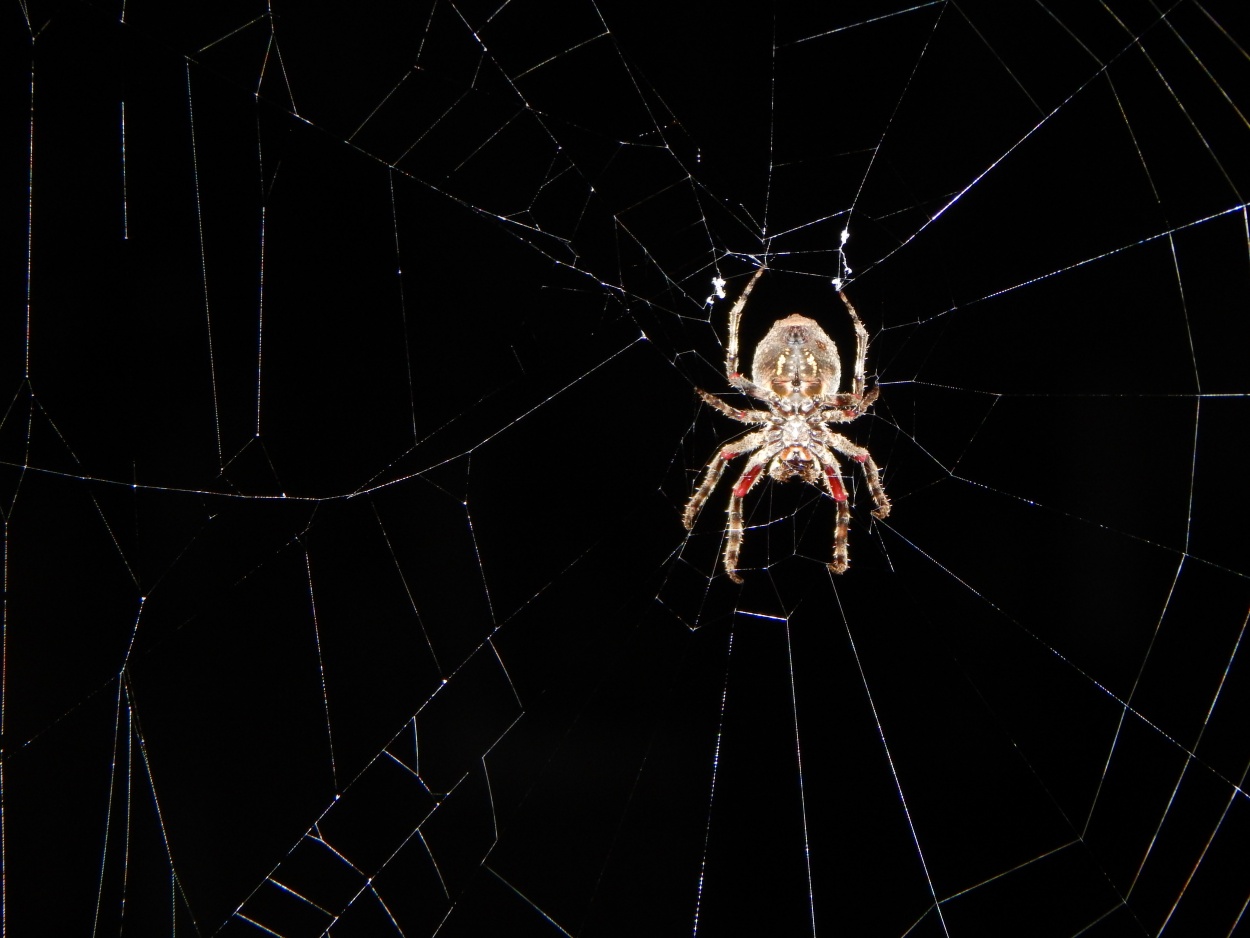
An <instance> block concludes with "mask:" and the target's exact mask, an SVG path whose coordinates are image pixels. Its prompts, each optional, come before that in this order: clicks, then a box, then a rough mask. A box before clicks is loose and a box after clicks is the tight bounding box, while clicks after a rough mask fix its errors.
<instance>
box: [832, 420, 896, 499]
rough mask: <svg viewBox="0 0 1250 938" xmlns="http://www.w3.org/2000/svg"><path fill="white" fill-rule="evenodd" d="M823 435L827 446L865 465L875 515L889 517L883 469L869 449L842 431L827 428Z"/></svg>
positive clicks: (865, 474)
mask: <svg viewBox="0 0 1250 938" xmlns="http://www.w3.org/2000/svg"><path fill="white" fill-rule="evenodd" d="M822 437H823V439H824V442H825V444H826V445H827V446H829V447H831V448H832V449H835V450H837V451H838V452H839V453H841V454H842V455H843V456H849V457H851V459H853V460H855V461H856V462H857V463H859V464H860V465H861V466H863V467H864V478H865V479H866V480H867V482H868V491H869V492H870V493H872V501H873V505H874V506H875V507H874V508H873V509H872V514H873V517H874V518H885V517H888V516H889V514H890V498H889V496H888V495H886V494H885V487H884V486H883V485H882V484H881V470H880V469H878V468H877V463H876V461H875V460H873V458H872V455H871V454H870V453H869V452H868V450H866V449H864V447H862V446H857V445H856V444H854V443H852V442H851V441H850V440H848V439H847V438H846V437H844V436H843V435H842V434H841V433H833V432H830V431H828V430H826V431H825V433H824V434H822Z"/></svg>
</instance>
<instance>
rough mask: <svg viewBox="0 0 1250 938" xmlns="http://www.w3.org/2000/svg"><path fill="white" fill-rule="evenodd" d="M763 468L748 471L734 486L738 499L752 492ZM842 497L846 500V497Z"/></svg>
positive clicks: (757, 467) (758, 467)
mask: <svg viewBox="0 0 1250 938" xmlns="http://www.w3.org/2000/svg"><path fill="white" fill-rule="evenodd" d="M763 468H764V467H763V466H756V467H755V468H754V469H749V470H747V473H746V475H744V476H743V477H742V478H741V479H740V480H739V481H738V484H737V485H735V486H734V495H735V496H737V497H738V498H742V497H743V496H744V495H746V493H747V492H749V491H750V490H751V486H752V485H754V484H755V479H756V477H757V476H758V475H759V474H760V470H761V469H763ZM842 497H843V498H846V496H845V495H843V496H842Z"/></svg>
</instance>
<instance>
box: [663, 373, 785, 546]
mask: <svg viewBox="0 0 1250 938" xmlns="http://www.w3.org/2000/svg"><path fill="white" fill-rule="evenodd" d="M708 396H709V397H711V395H708ZM713 399H714V400H715V398H713ZM764 442H765V434H764V431H763V430H757V431H756V432H755V433H748V434H747V435H746V436H744V437H743V438H742V439H740V440H735V441H734V442H733V443H729V444H728V445H726V446H722V447H721V448H720V449H719V450H718V451H717V453H716V455H715V456H713V457H712V459H711V461H710V462H709V463H708V464H707V469H706V470H704V473H703V481H702V482H700V483H699V487H698V488H697V489H695V492H694V494H693V495H691V496H690V501H688V502H686V512H685V514H684V515H682V519H681V520H682V524H684V525H685V526H686V530H687V531H689V530H690V529H691V528H693V527H694V522H695V519H696V518H698V517H699V511H700V510H701V509H702V508H703V503H704V502H706V501H707V499H708V496H709V495H711V494H712V490H713V489H714V488H716V483H717V482H719V481H720V477H721V475H722V474H723V473H724V471H725V467H726V466H727V465H729V460H731V459H733V458H734V457H735V456H741V455H742V454H743V453H749V452H750V451H751V450H753V449H758V448H759V447H760V446H763V445H764Z"/></svg>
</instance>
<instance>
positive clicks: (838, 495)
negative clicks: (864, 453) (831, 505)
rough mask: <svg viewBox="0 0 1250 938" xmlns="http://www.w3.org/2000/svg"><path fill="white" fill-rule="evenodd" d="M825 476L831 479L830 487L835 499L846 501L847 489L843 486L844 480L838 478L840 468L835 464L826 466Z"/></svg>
mask: <svg viewBox="0 0 1250 938" xmlns="http://www.w3.org/2000/svg"><path fill="white" fill-rule="evenodd" d="M825 478H826V479H828V480H829V489H830V491H832V492H833V500H834V501H837V502H844V501H846V489H845V488H843V487H842V480H841V479H840V478H838V470H837V469H834V468H833V466H825Z"/></svg>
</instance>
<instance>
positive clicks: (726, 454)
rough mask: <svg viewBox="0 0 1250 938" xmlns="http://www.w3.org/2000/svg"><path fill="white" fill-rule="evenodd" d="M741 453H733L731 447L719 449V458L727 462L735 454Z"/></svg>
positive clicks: (739, 454)
mask: <svg viewBox="0 0 1250 938" xmlns="http://www.w3.org/2000/svg"><path fill="white" fill-rule="evenodd" d="M741 455H742V454H741V453H735V452H734V451H733V450H731V449H723V450H721V451H720V458H721V459H723V460H725V462H729V460H731V459H733V458H734V457H735V456H741Z"/></svg>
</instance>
